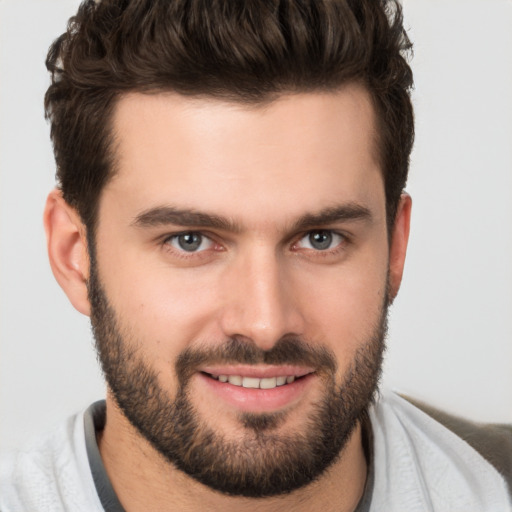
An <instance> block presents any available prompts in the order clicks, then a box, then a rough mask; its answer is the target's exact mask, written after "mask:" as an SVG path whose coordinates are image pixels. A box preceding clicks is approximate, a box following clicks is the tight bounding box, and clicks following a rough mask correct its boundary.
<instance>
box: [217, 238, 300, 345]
mask: <svg viewBox="0 0 512 512" xmlns="http://www.w3.org/2000/svg"><path fill="white" fill-rule="evenodd" d="M222 288H223V290H224V294H223V297H224V300H223V301H222V302H223V304H222V312H221V316H220V321H221V328H222V330H223V332H224V334H225V335H226V336H228V337H235V336H236V337H243V338H246V339H249V340H250V341H252V342H253V343H254V344H256V345H257V346H258V347H260V348H262V349H263V350H269V349H271V348H272V347H273V346H274V344H275V343H276V342H277V341H279V339H281V338H282V337H284V336H300V335H302V334H303V330H304V323H305V322H304V317H303V315H302V313H301V310H300V307H299V300H298V299H299V298H298V297H297V295H296V293H295V292H296V290H295V288H294V284H293V276H292V275H291V271H290V269H289V268H288V265H287V264H286V262H285V261H283V260H282V259H280V258H279V256H278V255H276V254H275V252H274V251H273V250H271V249H270V248H268V249H267V248H259V249H258V250H254V251H251V254H248V255H241V256H240V257H239V258H237V261H236V262H234V263H233V264H232V266H231V268H230V269H229V270H228V271H227V274H226V275H225V282H224V283H223V284H222Z"/></svg>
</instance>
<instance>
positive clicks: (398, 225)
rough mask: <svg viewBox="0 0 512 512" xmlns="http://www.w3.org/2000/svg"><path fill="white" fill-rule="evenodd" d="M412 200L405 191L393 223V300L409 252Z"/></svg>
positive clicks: (390, 274)
mask: <svg viewBox="0 0 512 512" xmlns="http://www.w3.org/2000/svg"><path fill="white" fill-rule="evenodd" d="M411 208H412V200H411V196H410V195H409V194H406V193H403V194H402V196H401V197H400V203H399V204H398V209H397V213H396V217H395V223H394V225H393V232H392V235H391V241H390V249H389V300H390V302H392V301H393V300H394V298H395V297H396V296H397V294H398V290H399V289H400V283H401V282H402V274H403V271H404V265H405V255H406V253H407V243H408V241H409V228H410V225H411Z"/></svg>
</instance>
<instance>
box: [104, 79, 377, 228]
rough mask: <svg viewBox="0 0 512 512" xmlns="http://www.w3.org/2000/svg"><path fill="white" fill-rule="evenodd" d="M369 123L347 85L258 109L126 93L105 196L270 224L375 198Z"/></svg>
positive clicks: (366, 103) (361, 95)
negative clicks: (244, 218) (112, 173)
mask: <svg viewBox="0 0 512 512" xmlns="http://www.w3.org/2000/svg"><path fill="white" fill-rule="evenodd" d="M374 127H375V122H374V111H373V107H372V104H371V100H370V98H369V95H368V94H367V93H366V91H365V90H364V89H362V88H361V87H358V86H355V85H353V86H347V87H345V88H343V89H341V90H339V91H336V92H329V93H306V94H294V95H285V96H281V97H279V98H278V99H276V100H274V101H272V102H269V103H266V104H263V105H258V106H254V105H249V106H248V105H242V104H238V103H230V102H225V101H220V100H217V99H211V98H206V99H205V98H188V97H183V96H180V95H177V94H172V93H158V94H151V95H149V94H139V93H134V94H129V95H126V96H124V97H122V98H121V99H120V100H119V102H118V104H117V107H116V110H115V113H114V118H113V129H114V137H115V142H116V144H115V148H116V149H115V157H116V167H117V173H116V175H115V176H114V178H113V179H112V180H111V181H110V182H109V183H108V185H107V186H106V188H105V190H104V194H103V196H105V197H104V199H105V200H107V198H108V196H109V195H110V196H111V195H122V196H123V198H124V202H125V203H126V207H130V208H132V210H133V211H135V210H138V211H139V212H140V211H142V210H144V209H147V208H151V207H157V206H159V205H167V204H171V205H172V206H177V207H181V208H192V209H199V210H204V211H209V212H212V213H217V214H221V215H226V216H229V217H234V216H236V217H242V216H243V215H247V217H248V219H249V218H251V217H253V218H254V216H258V217H264V218H266V219H267V220H269V221H271V222H274V221H275V220H276V219H277V218H278V217H279V216H288V217H293V216H294V215H301V214H303V213H304V211H313V210H317V209H318V208H320V207H326V206H327V207H328V206H331V205H337V204H339V203H343V202H354V201H357V202H366V203H368V202H372V201H373V202H375V200H379V202H382V201H381V199H383V190H384V188H383V182H382V177H381V172H380V170H379V165H378V161H377V158H376V154H377V151H376V143H375V139H376V136H375V128H374ZM102 199H103V198H102ZM263 213H266V214H267V215H263ZM272 219H273V220H272ZM242 220H243V219H242ZM261 220H262V221H263V220H264V219H263V218H262V219H261Z"/></svg>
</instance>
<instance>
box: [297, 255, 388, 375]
mask: <svg viewBox="0 0 512 512" xmlns="http://www.w3.org/2000/svg"><path fill="white" fill-rule="evenodd" d="M317 277H318V276H317ZM303 290H304V297H307V300H305V301H304V303H305V304H306V305H305V307H306V308H307V313H308V333H307V337H308V338H309V339H311V340H312V341H318V342H319V343H323V344H325V345H326V346H328V347H329V348H330V349H331V350H332V351H333V352H334V353H335V355H336V357H337V360H338V364H339V366H340V368H341V369H343V368H346V367H347V366H348V365H349V364H350V362H351V361H352V359H353V356H354V354H355V352H356V351H357V349H358V348H360V347H361V346H362V345H364V344H366V343H368V342H369V341H370V339H371V338H372V336H373V335H374V333H375V329H376V327H377V326H378V325H379V322H380V320H381V315H382V308H383V305H384V302H385V296H386V290H387V259H386V258H384V259H383V260H382V261H376V260H373V262H372V264H371V265H361V266H360V267H359V266H358V267H356V266H352V267H347V268H345V269H343V270H342V269H333V271H332V272H330V275H328V276H324V277H323V278H322V280H321V281H320V282H319V281H318V280H317V282H316V283H313V282H310V283H304V287H303Z"/></svg>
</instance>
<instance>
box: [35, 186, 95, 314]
mask: <svg viewBox="0 0 512 512" xmlns="http://www.w3.org/2000/svg"><path fill="white" fill-rule="evenodd" d="M43 218H44V227H45V231H46V241H47V247H48V257H49V259H50V266H51V268H52V272H53V275H54V276H55V279H57V282H58V283H59V285H60V287H61V288H62V289H63V290H64V293H65V294H66V295H67V296H68V298H69V300H70V301H71V304H73V306H74V307H75V309H77V310H78V311H80V313H83V314H84V315H88V316H89V314H90V306H89V300H88V296H87V279H88V277H89V255H88V252H87V236H86V228H85V226H84V225H83V223H82V221H81V219H80V217H79V215H78V213H77V212H76V210H75V209H74V208H72V207H71V206H70V205H69V204H68V203H66V201H65V200H64V199H63V197H62V193H61V191H60V190H57V189H55V190H53V191H52V192H51V193H50V194H49V196H48V199H47V200H46V206H45V209H44V217H43Z"/></svg>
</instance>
